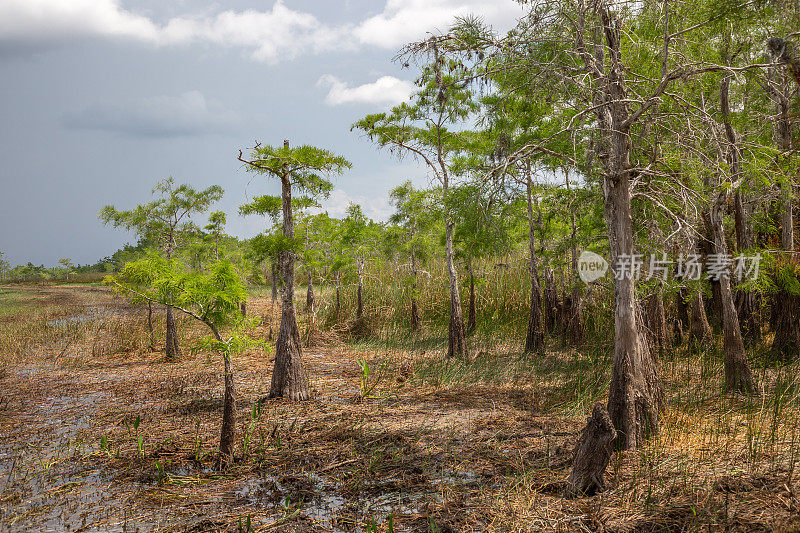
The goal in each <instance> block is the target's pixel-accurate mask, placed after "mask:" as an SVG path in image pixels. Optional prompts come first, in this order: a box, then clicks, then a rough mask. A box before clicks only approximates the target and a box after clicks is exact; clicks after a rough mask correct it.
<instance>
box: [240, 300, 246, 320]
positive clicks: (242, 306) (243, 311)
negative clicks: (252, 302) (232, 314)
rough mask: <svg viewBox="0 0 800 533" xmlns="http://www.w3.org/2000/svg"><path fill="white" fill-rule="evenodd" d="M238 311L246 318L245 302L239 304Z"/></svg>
mask: <svg viewBox="0 0 800 533" xmlns="http://www.w3.org/2000/svg"><path fill="white" fill-rule="evenodd" d="M239 311H241V312H242V316H247V300H242V301H241V302H239Z"/></svg>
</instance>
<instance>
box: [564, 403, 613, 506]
mask: <svg viewBox="0 0 800 533" xmlns="http://www.w3.org/2000/svg"><path fill="white" fill-rule="evenodd" d="M616 438H617V432H616V430H614V424H612V423H611V417H609V416H608V411H607V410H606V406H605V405H603V404H602V403H600V402H597V403H596V404H595V405H594V409H593V410H592V416H590V417H589V418H588V419H586V427H584V428H583V431H582V432H581V438H580V440H578V444H577V445H576V446H575V451H574V454H573V461H572V471H571V472H570V474H569V480H568V485H569V493H570V494H571V495H572V496H582V495H585V496H591V495H593V494H596V493H598V492H601V491H602V490H603V489H605V482H604V480H603V474H604V473H605V471H606V467H608V463H609V461H610V460H611V453H612V451H613V450H612V448H613V446H612V444H613V442H614V439H616Z"/></svg>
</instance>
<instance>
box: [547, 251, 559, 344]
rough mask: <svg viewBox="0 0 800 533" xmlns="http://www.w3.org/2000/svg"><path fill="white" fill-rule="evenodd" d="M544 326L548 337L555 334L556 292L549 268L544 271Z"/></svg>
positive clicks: (556, 319) (556, 317)
mask: <svg viewBox="0 0 800 533" xmlns="http://www.w3.org/2000/svg"><path fill="white" fill-rule="evenodd" d="M544 325H545V328H546V329H547V333H549V334H550V335H553V334H554V333H556V326H557V325H558V291H557V290H556V285H555V276H554V275H553V269H552V268H550V267H546V268H545V269H544Z"/></svg>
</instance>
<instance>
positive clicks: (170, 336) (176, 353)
mask: <svg viewBox="0 0 800 533" xmlns="http://www.w3.org/2000/svg"><path fill="white" fill-rule="evenodd" d="M166 353H167V354H166V359H167V361H176V360H178V359H180V357H181V349H180V347H179V346H178V329H177V327H176V326H175V315H174V314H173V312H172V307H169V306H167V342H166Z"/></svg>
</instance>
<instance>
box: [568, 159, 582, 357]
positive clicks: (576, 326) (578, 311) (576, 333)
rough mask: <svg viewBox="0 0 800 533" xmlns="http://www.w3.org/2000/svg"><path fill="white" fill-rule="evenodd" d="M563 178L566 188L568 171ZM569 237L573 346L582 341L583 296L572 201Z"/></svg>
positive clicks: (570, 331) (569, 330) (569, 325)
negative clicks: (578, 277) (570, 242)
mask: <svg viewBox="0 0 800 533" xmlns="http://www.w3.org/2000/svg"><path fill="white" fill-rule="evenodd" d="M564 174H565V180H566V184H567V189H568V190H569V189H570V183H569V171H568V170H565V171H564ZM569 207H570V228H571V230H572V231H571V234H570V239H571V241H572V246H571V247H570V253H571V255H572V257H571V259H572V273H571V274H572V276H571V277H572V293H571V294H570V305H569V309H568V315H567V336H568V337H569V340H570V341H571V342H572V344H573V345H574V346H580V345H581V344H582V343H583V298H582V294H581V288H580V284H579V283H578V279H577V274H578V226H577V224H575V211H574V208H573V204H572V202H570V206H569Z"/></svg>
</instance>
